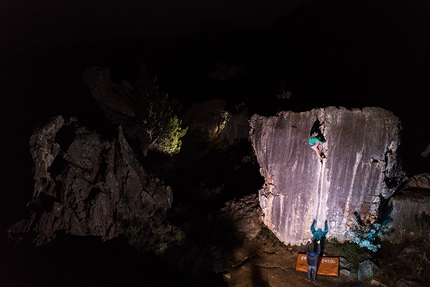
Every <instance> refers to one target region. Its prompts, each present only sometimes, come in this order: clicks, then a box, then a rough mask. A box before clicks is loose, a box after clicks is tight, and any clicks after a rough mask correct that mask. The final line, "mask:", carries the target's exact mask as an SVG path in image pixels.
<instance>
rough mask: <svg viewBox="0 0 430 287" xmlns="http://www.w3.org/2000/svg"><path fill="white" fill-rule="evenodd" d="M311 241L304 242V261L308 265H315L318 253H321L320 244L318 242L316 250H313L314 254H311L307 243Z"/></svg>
mask: <svg viewBox="0 0 430 287" xmlns="http://www.w3.org/2000/svg"><path fill="white" fill-rule="evenodd" d="M310 244H311V243H310V242H309V241H308V243H307V244H306V262H307V263H308V265H310V266H317V260H318V256H319V255H320V253H321V245H320V244H318V247H317V252H314V253H315V255H314V256H311V252H310V250H309V245H310Z"/></svg>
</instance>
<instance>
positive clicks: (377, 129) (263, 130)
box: [250, 107, 402, 244]
mask: <svg viewBox="0 0 430 287" xmlns="http://www.w3.org/2000/svg"><path fill="white" fill-rule="evenodd" d="M318 122H319V124H318V125H317V128H319V131H320V132H321V134H322V135H323V137H324V138H325V140H326V143H325V144H324V150H325V153H326V156H327V159H325V160H323V162H322V163H320V161H319V160H318V159H317V156H316V154H315V152H314V151H313V150H312V149H310V148H309V144H308V142H307V140H308V138H309V135H310V132H311V130H312V128H315V125H316V123H318ZM250 126H251V130H250V140H251V142H252V145H253V148H254V151H255V155H256V157H257V160H258V162H259V164H260V172H261V175H262V176H263V177H264V179H265V184H264V186H263V187H262V189H261V190H260V191H259V200H260V205H261V208H262V210H263V213H264V223H265V224H266V225H267V226H268V227H269V228H270V229H271V230H272V231H273V232H274V233H275V234H276V236H277V237H278V238H279V239H280V240H281V241H283V242H284V243H286V244H300V243H302V242H303V240H304V239H306V238H309V236H311V234H310V227H311V224H312V221H313V220H314V219H316V220H317V225H316V228H322V229H324V221H325V220H327V221H328V224H329V233H328V235H327V238H331V237H335V238H337V239H338V240H340V241H343V240H348V239H349V238H348V234H347V231H348V230H349V224H350V219H351V218H352V216H354V213H355V212H358V213H359V214H360V215H361V217H362V218H364V219H369V220H371V221H373V220H375V219H376V217H377V213H378V209H379V207H380V203H381V200H383V199H387V198H389V197H390V196H391V195H392V194H393V192H394V189H395V188H396V187H397V185H398V182H399V181H400V177H401V176H402V171H401V168H400V165H399V161H398V158H397V148H398V146H399V145H400V135H399V132H400V130H401V123H400V120H399V119H398V118H397V117H395V116H394V115H393V114H392V113H391V112H389V111H386V110H384V109H381V108H377V107H367V108H363V109H361V110H360V109H352V110H349V109H346V108H337V107H327V108H321V109H313V110H311V111H307V112H297V113H296V112H292V111H284V112H280V113H279V114H277V115H276V116H272V117H263V116H259V115H254V116H253V117H252V118H251V120H250Z"/></svg>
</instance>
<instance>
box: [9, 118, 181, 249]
mask: <svg viewBox="0 0 430 287" xmlns="http://www.w3.org/2000/svg"><path fill="white" fill-rule="evenodd" d="M30 147H31V155H32V157H33V160H34V180H35V184H34V191H33V196H32V200H31V201H30V202H29V203H28V206H29V207H31V209H32V212H31V215H30V216H29V218H28V219H25V220H23V221H21V222H18V223H16V224H14V225H13V226H12V227H11V228H10V230H9V235H10V237H12V238H15V239H21V238H22V236H24V235H23V234H24V233H27V232H30V233H32V234H35V237H34V238H33V239H34V240H33V241H34V243H35V244H36V245H41V244H44V243H47V242H49V241H50V240H52V239H53V238H55V237H56V233H57V232H65V233H67V234H71V235H79V236H86V235H93V236H100V237H101V238H102V239H103V240H108V239H111V238H114V237H116V236H118V235H120V234H124V232H125V229H126V228H127V227H128V226H129V225H130V224H131V223H132V222H133V223H134V224H135V223H141V224H142V225H143V224H144V223H145V222H147V221H148V220H150V219H151V217H152V216H153V215H154V214H157V216H159V215H160V214H161V215H162V214H165V212H166V211H167V209H168V208H170V206H171V203H172V199H173V196H172V191H171V189H170V188H169V187H165V186H163V184H162V183H161V182H160V181H159V180H157V179H155V178H151V177H150V176H149V175H148V174H146V172H145V171H144V170H143V168H142V166H141V164H140V163H139V162H138V161H137V160H136V158H135V156H134V153H133V151H132V149H131V148H130V146H129V145H128V143H127V141H126V140H125V138H124V136H123V133H122V129H121V127H120V128H119V130H118V138H116V139H113V140H106V139H102V138H101V137H100V136H99V135H98V134H96V133H94V132H91V131H89V130H87V129H86V128H83V127H80V126H79V125H78V124H77V122H76V119H73V118H72V119H69V120H66V119H64V118H63V117H62V116H58V117H56V118H54V119H52V120H51V121H50V122H49V123H48V124H47V125H46V126H44V127H43V128H41V129H39V130H38V131H37V132H35V133H34V134H33V135H32V137H31V139H30Z"/></svg>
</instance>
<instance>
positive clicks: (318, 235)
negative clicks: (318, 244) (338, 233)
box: [311, 219, 328, 240]
mask: <svg viewBox="0 0 430 287" xmlns="http://www.w3.org/2000/svg"><path fill="white" fill-rule="evenodd" d="M316 223H317V221H316V220H315V219H314V221H313V222H312V225H311V232H312V235H313V236H314V237H313V239H314V240H323V239H324V238H325V236H326V235H327V233H328V223H327V220H326V221H325V222H324V231H322V229H321V228H318V229H317V230H315V224H316Z"/></svg>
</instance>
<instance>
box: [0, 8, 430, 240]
mask: <svg viewBox="0 0 430 287" xmlns="http://www.w3.org/2000/svg"><path fill="white" fill-rule="evenodd" d="M308 2H310V1H303V0H291V1H287V0H207V1H198V0H188V1H187V0H175V1H173V0H172V1H168V0H148V1H138V0H122V1H115V0H104V1H102V0H94V1H89V0H76V1H58V0H38V1H24V0H3V1H0V44H1V45H0V49H1V50H0V57H1V58H0V61H1V62H0V89H1V90H0V92H1V121H2V124H3V126H4V127H3V130H2V132H3V136H2V141H1V142H2V143H1V148H0V151H1V186H0V188H1V190H0V192H1V194H0V196H1V197H0V200H1V202H2V207H3V205H4V206H5V208H0V212H1V213H0V216H1V218H2V219H5V220H3V222H2V224H1V228H2V230H3V229H4V228H5V227H6V226H7V225H8V224H10V222H15V221H17V220H19V219H21V218H22V214H24V213H25V203H26V202H27V201H28V200H29V199H30V195H31V192H32V182H31V177H32V175H31V159H30V158H29V157H30V155H29V151H28V140H29V137H30V135H31V132H32V127H33V126H34V125H35V124H36V122H37V121H39V120H45V118H44V117H48V116H49V115H50V113H55V111H52V110H50V107H51V106H52V107H55V105H53V104H52V103H51V102H52V101H54V100H58V99H59V98H53V96H52V95H50V96H47V93H52V92H53V90H54V91H55V94H56V95H58V97H61V96H64V95H67V93H68V92H69V91H68V90H66V89H67V87H66V86H65V88H64V90H61V85H62V82H61V77H60V76H59V77H58V79H57V78H47V77H45V75H44V72H45V70H44V69H47V67H48V68H52V67H53V66H54V67H56V66H61V67H62V69H63V70H64V71H67V73H70V74H72V75H73V76H74V77H76V78H77V80H76V82H79V78H80V75H81V73H82V72H83V71H81V70H78V71H76V74H74V73H75V71H74V70H73V69H71V68H70V69H69V66H68V65H69V64H73V61H75V60H77V59H74V58H71V59H70V58H55V59H54V60H52V62H50V63H49V65H47V64H46V59H47V57H48V58H49V56H50V55H51V54H52V51H56V53H57V54H58V51H59V50H58V49H59V48H58V47H60V46H73V45H76V44H78V43H80V42H82V41H84V40H91V41H96V40H102V39H108V38H112V37H122V38H130V39H131V38H139V37H149V36H151V37H165V36H179V35H188V34H192V33H194V32H196V31H197V30H198V29H199V28H200V27H201V26H202V25H204V24H208V23H212V22H223V23H227V24H228V25H229V26H233V27H240V26H247V27H252V28H256V29H257V28H258V29H263V28H267V27H270V25H272V24H273V23H274V21H275V20H276V19H278V18H279V17H283V16H287V15H288V16H287V17H284V18H283V20H282V21H278V26H276V27H274V28H272V29H267V30H265V31H267V33H266V34H263V35H260V37H261V38H259V39H262V40H261V41H260V43H258V45H254V46H252V49H253V50H252V49H250V50H249V51H246V50H243V54H247V56H248V59H252V61H258V59H256V57H255V58H253V55H254V54H255V55H256V54H258V55H259V56H261V57H263V58H264V59H267V62H268V63H270V65H271V66H267V67H265V68H264V69H266V70H264V69H263V68H262V69H261V70H259V71H263V72H261V73H262V77H264V76H265V75H264V71H267V73H266V74H267V75H266V77H268V78H270V77H271V76H272V74H273V75H274V74H275V70H279V71H281V74H282V77H288V78H289V80H290V83H289V84H290V85H291V87H292V90H293V98H292V101H294V100H295V99H297V98H300V97H302V99H304V101H307V102H308V104H309V105H311V106H312V105H314V106H312V107H317V106H325V105H342V104H343V103H346V102H348V101H346V100H345V99H348V100H349V102H350V103H353V104H354V105H356V106H357V107H360V105H367V104H369V103H370V104H374V103H376V104H380V103H381V106H382V107H387V108H396V109H397V110H396V115H398V116H402V117H404V118H402V119H405V120H406V121H407V123H408V124H409V125H414V126H415V127H418V128H417V130H416V131H409V133H410V134H411V133H415V138H414V139H413V140H409V141H414V144H416V146H417V151H418V150H420V149H421V150H422V149H423V148H424V147H425V145H426V144H427V143H428V141H429V140H430V136H429V134H428V129H429V128H430V124H429V123H430V120H429V118H428V115H427V114H428V109H429V108H430V105H429V98H430V84H429V83H430V53H429V52H430V23H429V21H430V20H429V17H428V16H429V15H430V13H429V12H430V6H429V5H430V4H429V3H430V2H429V1H427V0H426V1H424V0H419V1H405V0H402V1H394V0H380V1H376V0H375V1H373V0H372V1H370V0H366V1H340V0H323V1H313V3H312V4H305V5H302V4H303V3H308ZM347 2H348V3H353V4H348V5H347V4H345V3H347ZM407 2H413V3H411V4H407ZM344 6H345V7H344ZM294 7H298V8H296V9H294V10H293V8H294ZM351 7H353V9H352V8H351ZM291 11H295V12H293V15H292V16H291V17H290V15H289V13H291ZM321 11H322V12H321ZM344 11H345V12H344ZM275 22H276V21H275ZM279 23H280V24H279ZM282 25H285V27H288V28H285V29H284V28H283V26H282ZM219 40H220V39H217V41H219ZM196 46H197V47H198V46H199V45H196ZM172 51H174V47H173V50H172ZM199 53H203V52H202V51H199V50H198V49H197V50H196V53H195V54H198V55H199V56H201V55H200V54H199ZM41 54H43V57H42V56H41V57H39V55H41ZM106 55H108V56H109V54H108V53H107V54H106ZM189 55H191V56H195V55H192V51H191V52H189ZM202 55H203V54H202ZM278 55H279V59H278V58H277V57H278ZM97 56H98V57H100V58H102V57H103V55H97ZM178 57H180V55H178ZM201 57H202V59H205V57H204V56H201ZM58 59H60V60H58ZM194 59H197V60H198V59H199V58H198V57H197V56H195V58H194ZM252 61H248V62H252ZM264 61H266V60H262V62H264ZM232 62H233V61H232ZM184 63H185V64H187V63H186V62H184ZM138 64H140V63H137V65H138ZM163 64H165V65H166V66H168V65H167V64H166V63H163ZM185 64H184V66H185ZM213 67H215V66H213ZM108 68H112V67H108ZM282 70H285V71H282ZM172 71H173V72H175V71H174V70H172ZM51 72H52V71H51ZM173 72H172V73H173ZM113 73H115V71H113ZM174 76H175V75H173V77H172V78H175V77H174ZM179 76H183V75H178V77H179ZM280 78H281V76H279V78H276V79H274V81H276V82H279V80H280ZM178 81H179V80H178ZM254 82H255V81H254ZM254 82H253V83H254ZM79 84H82V83H79ZM173 86H174V85H172V87H173ZM52 87H53V88H52ZM260 88H261V89H263V90H264V89H265V87H264V83H263V86H262V87H260ZM294 88H296V89H294ZM167 92H169V94H170V93H171V92H173V93H174V92H175V91H167ZM329 94H333V97H331V98H329V97H328V95H329ZM297 95H299V97H297ZM64 97H65V96H64ZM306 97H308V98H306ZM324 97H327V100H325V98H324ZM40 99H44V101H42V100H40ZM46 99H48V101H47V100H46ZM89 101H90V99H88V102H89ZM67 103H68V102H67ZM399 107H401V109H399ZM95 108H96V106H95ZM420 129H421V130H420ZM409 144H410V142H409ZM421 150H420V151H421ZM415 157H416V161H417V162H420V164H422V163H423V161H425V162H424V164H425V165H427V166H430V164H429V160H428V159H426V160H424V159H421V158H420V157H419V155H418V153H416V154H415ZM414 160H415V159H414ZM428 171H430V170H428ZM12 210H13V211H12ZM2 236H3V235H2Z"/></svg>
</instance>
